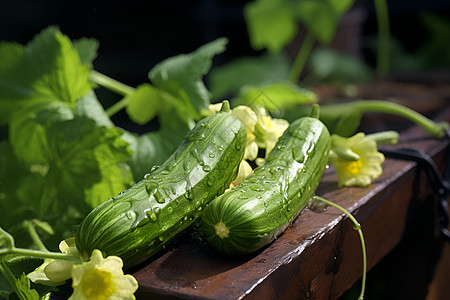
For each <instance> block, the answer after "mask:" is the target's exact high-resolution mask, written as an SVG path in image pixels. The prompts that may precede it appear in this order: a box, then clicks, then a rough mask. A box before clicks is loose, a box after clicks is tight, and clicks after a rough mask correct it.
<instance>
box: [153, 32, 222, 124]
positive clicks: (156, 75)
mask: <svg viewBox="0 0 450 300" xmlns="http://www.w3.org/2000/svg"><path fill="white" fill-rule="evenodd" d="M226 43H227V39H225V38H220V39H216V40H214V41H212V42H210V43H207V44H205V45H203V46H201V47H200V48H198V49H197V50H196V51H194V52H192V53H190V54H181V55H177V56H174V57H171V58H168V59H166V60H164V61H162V62H160V63H158V64H157V65H156V66H154V67H153V68H152V70H150V72H149V78H150V80H151V82H152V83H153V84H154V85H155V86H157V87H158V88H160V89H162V90H164V91H166V92H168V93H169V94H171V95H172V96H173V97H174V98H176V99H179V100H180V101H179V102H178V103H177V104H176V106H175V107H174V108H175V109H176V110H178V111H182V112H183V113H182V115H185V116H186V115H187V117H189V118H192V119H198V118H199V117H200V112H201V111H202V110H204V109H207V108H208V105H209V104H210V93H209V91H208V90H207V88H206V86H205V84H204V83H203V80H202V78H203V76H204V75H205V74H206V73H207V72H208V71H209V69H210V68H211V65H212V58H213V56H214V55H216V54H219V53H222V52H223V51H225V45H226ZM169 105H170V104H169Z"/></svg>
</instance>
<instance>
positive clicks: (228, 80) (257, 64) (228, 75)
mask: <svg viewBox="0 0 450 300" xmlns="http://www.w3.org/2000/svg"><path fill="white" fill-rule="evenodd" d="M289 69H290V62H289V59H288V57H287V56H286V55H284V53H283V52H280V53H278V54H269V53H267V54H264V55H261V56H258V57H242V58H238V59H236V60H234V61H232V62H230V63H228V64H226V65H223V66H219V67H215V68H214V69H212V70H211V72H210V73H209V75H208V87H209V89H210V90H211V93H212V95H213V99H214V100H217V101H219V100H223V99H226V98H227V97H230V96H236V95H237V93H238V92H239V90H240V89H241V87H243V86H244V85H248V84H250V85H258V84H263V83H266V82H276V81H282V80H286V79H287V78H288V75H289Z"/></svg>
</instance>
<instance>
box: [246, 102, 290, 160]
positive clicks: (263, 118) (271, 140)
mask: <svg viewBox="0 0 450 300" xmlns="http://www.w3.org/2000/svg"><path fill="white" fill-rule="evenodd" d="M256 116H257V122H256V125H255V132H254V134H255V136H256V143H257V144H258V146H259V147H261V148H265V149H266V156H267V155H268V154H269V153H270V151H272V149H273V147H275V144H276V143H277V141H278V139H279V138H280V136H282V135H283V133H284V131H285V130H286V129H287V128H288V127H289V122H288V121H287V120H284V119H275V118H272V117H271V116H269V115H268V114H267V111H266V110H265V109H264V108H263V107H258V108H256Z"/></svg>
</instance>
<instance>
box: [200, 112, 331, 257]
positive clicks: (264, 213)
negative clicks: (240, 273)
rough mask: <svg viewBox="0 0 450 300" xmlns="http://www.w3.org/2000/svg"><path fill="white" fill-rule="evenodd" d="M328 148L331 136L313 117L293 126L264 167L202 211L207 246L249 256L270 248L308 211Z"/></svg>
mask: <svg viewBox="0 0 450 300" xmlns="http://www.w3.org/2000/svg"><path fill="white" fill-rule="evenodd" d="M329 148H330V134H329V132H328V129H327V128H326V127H325V126H324V125H323V123H322V122H320V121H319V120H318V119H316V118H311V117H305V118H301V119H298V120H296V121H294V122H293V123H292V124H291V125H290V127H289V128H288V129H287V130H286V131H285V132H284V134H283V136H282V137H281V138H280V139H279V141H278V143H277V145H276V146H275V148H274V149H273V150H272V152H271V153H270V154H269V156H268V158H267V160H266V162H265V164H264V165H263V166H261V167H258V168H256V169H255V170H254V171H253V173H252V174H251V175H250V176H249V177H247V179H246V180H245V181H244V182H242V183H241V184H239V185H238V186H236V187H235V188H233V189H232V190H231V191H228V192H225V193H224V194H222V195H221V196H219V197H218V198H216V199H214V200H213V201H212V202H211V203H210V204H209V205H208V207H207V208H206V209H205V211H204V213H203V216H202V224H201V227H202V231H203V234H204V236H205V238H206V240H207V241H208V242H209V243H210V244H211V245H212V246H214V247H215V248H216V249H218V250H219V251H220V252H223V253H225V254H229V255H240V254H246V253H252V252H255V251H257V250H258V249H260V248H262V247H263V246H265V245H267V244H269V243H270V242H272V241H273V240H274V239H275V238H276V237H277V236H278V235H280V234H281V233H282V232H284V231H285V230H286V229H287V228H288V227H289V226H290V225H291V224H292V222H293V220H294V219H295V217H296V216H298V214H299V213H300V212H301V210H302V209H303V208H305V207H306V205H307V203H308V200H309V199H310V198H311V196H312V195H313V193H314V191H315V189H316V188H317V186H318V184H319V182H320V179H321V177H322V174H323V172H324V170H325V167H326V165H327V162H328V150H329ZM215 226H220V228H221V232H220V233H217V232H216V227H215ZM219 235H221V236H219Z"/></svg>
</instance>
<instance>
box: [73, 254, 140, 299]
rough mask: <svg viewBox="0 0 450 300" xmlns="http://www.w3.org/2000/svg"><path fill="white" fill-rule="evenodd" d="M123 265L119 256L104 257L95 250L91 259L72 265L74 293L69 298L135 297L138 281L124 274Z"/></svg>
mask: <svg viewBox="0 0 450 300" xmlns="http://www.w3.org/2000/svg"><path fill="white" fill-rule="evenodd" d="M122 267H123V262H122V260H121V259H120V258H119V257H117V256H108V257H107V258H106V259H104V258H103V255H102V253H101V252H100V251H99V250H94V251H93V252H92V256H91V260H90V261H88V262H84V263H82V264H79V265H74V266H73V267H72V280H73V281H72V287H73V294H72V296H70V298H69V299H73V300H75V299H76V300H84V299H86V300H87V299H97V300H106V299H108V300H113V299H117V300H119V299H135V297H134V293H135V292H136V290H137V288H138V283H137V281H136V279H135V278H134V277H133V276H131V275H124V274H123V271H122Z"/></svg>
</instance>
